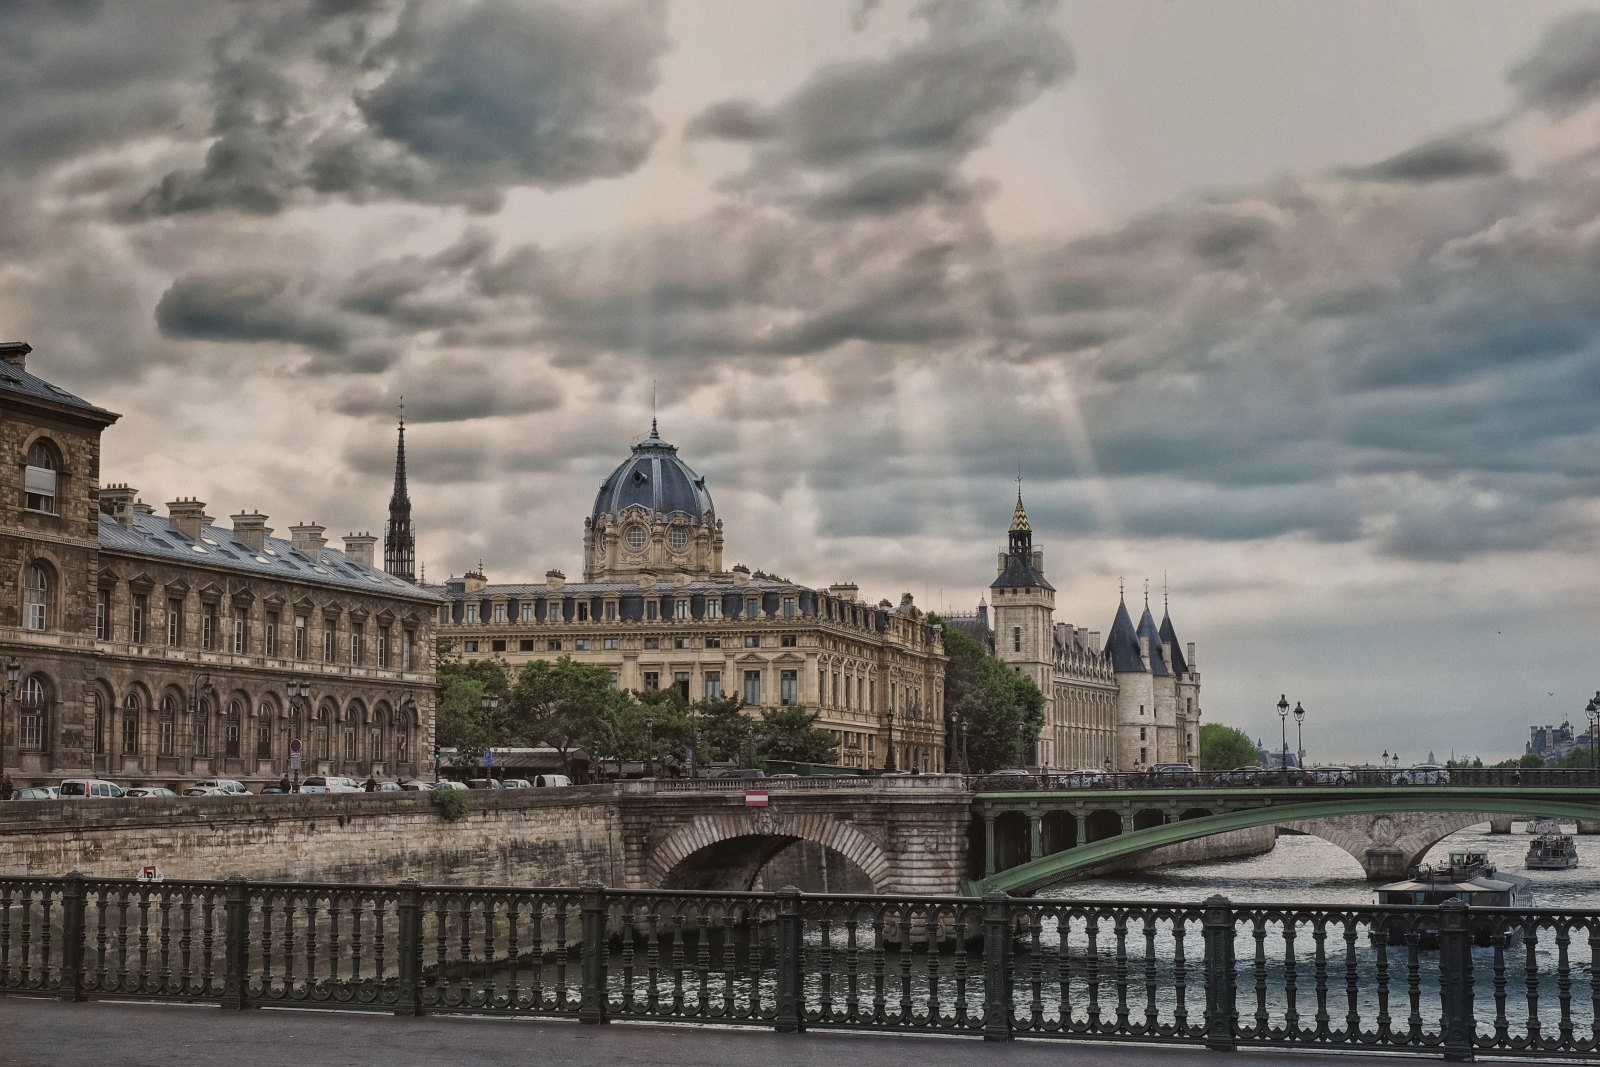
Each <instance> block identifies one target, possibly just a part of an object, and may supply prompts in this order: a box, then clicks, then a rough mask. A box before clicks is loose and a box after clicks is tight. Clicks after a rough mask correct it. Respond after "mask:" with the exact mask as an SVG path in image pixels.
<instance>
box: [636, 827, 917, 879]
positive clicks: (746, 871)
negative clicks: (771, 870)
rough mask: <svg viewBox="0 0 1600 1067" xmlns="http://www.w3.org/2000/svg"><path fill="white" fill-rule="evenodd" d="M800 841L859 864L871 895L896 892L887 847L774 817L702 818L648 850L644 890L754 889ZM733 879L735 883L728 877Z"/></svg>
mask: <svg viewBox="0 0 1600 1067" xmlns="http://www.w3.org/2000/svg"><path fill="white" fill-rule="evenodd" d="M797 841H811V842H814V843H816V844H819V845H823V846H824V847H827V848H830V849H832V850H834V851H835V852H837V853H839V854H840V855H842V856H843V857H844V858H845V859H847V860H849V861H850V862H851V863H853V864H855V866H856V867H857V868H859V869H860V870H861V873H862V874H864V875H865V876H866V877H867V878H868V879H869V880H870V881H871V882H872V888H873V892H875V893H887V892H890V891H892V888H893V865H892V864H891V862H890V860H889V857H888V856H887V855H886V854H885V852H884V850H883V847H882V846H881V845H880V844H879V843H878V842H877V841H875V840H873V839H872V838H871V837H868V836H867V835H866V834H864V833H862V832H861V831H859V830H857V829H855V828H854V827H852V826H850V825H849V824H848V823H843V822H839V821H837V820H835V819H829V818H824V817H820V816H807V815H799V816H782V815H774V816H771V817H767V818H763V819H761V820H760V821H759V822H757V823H755V824H752V823H751V820H750V818H749V817H748V816H744V815H742V813H741V814H740V815H732V814H727V815H701V816H697V817H695V818H694V819H692V820H691V821H690V822H689V823H688V824H687V825H685V826H681V827H679V828H678V829H676V830H674V831H672V832H671V833H669V834H668V835H667V836H666V837H664V838H662V839H661V841H660V842H658V843H655V844H653V845H652V846H651V848H650V854H649V859H648V861H647V863H646V866H645V869H646V871H648V872H649V873H648V880H647V881H646V883H645V884H647V885H654V886H660V887H663V888H666V889H716V888H727V886H725V885H724V886H714V885H706V884H704V883H705V882H706V881H707V880H708V879H712V878H715V879H718V880H724V881H734V882H737V883H738V888H740V889H748V888H749V887H750V886H752V885H754V884H755V880H756V876H757V875H759V874H760V873H761V868H763V867H765V866H766V865H767V863H768V862H769V861H771V859H772V858H773V857H774V856H776V855H777V854H778V853H780V852H782V851H783V850H784V849H785V848H788V847H789V846H790V845H792V844H794V843H795V842H797ZM730 876H731V877H730Z"/></svg>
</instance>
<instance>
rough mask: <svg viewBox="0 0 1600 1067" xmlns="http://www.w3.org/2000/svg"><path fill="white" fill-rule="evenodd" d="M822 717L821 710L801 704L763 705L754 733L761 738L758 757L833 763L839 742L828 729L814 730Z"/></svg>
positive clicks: (797, 761) (796, 761) (836, 757)
mask: <svg viewBox="0 0 1600 1067" xmlns="http://www.w3.org/2000/svg"><path fill="white" fill-rule="evenodd" d="M821 717H822V713H821V712H816V711H807V710H806V709H805V708H801V707H788V708H763V709H762V711H761V725H760V726H758V727H756V735H755V736H759V737H760V739H761V740H760V743H759V745H758V746H757V749H756V755H757V757H758V758H760V759H764V760H765V759H775V760H788V761H789V762H791V763H833V762H835V761H836V760H837V759H838V752H839V742H838V741H837V740H835V739H834V736H833V735H832V734H830V733H829V732H828V731H826V730H819V729H817V720H818V719H820V718H821Z"/></svg>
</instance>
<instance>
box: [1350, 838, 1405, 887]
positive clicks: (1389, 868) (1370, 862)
mask: <svg viewBox="0 0 1600 1067" xmlns="http://www.w3.org/2000/svg"><path fill="white" fill-rule="evenodd" d="M1410 863H1411V857H1410V856H1408V855H1407V854H1406V853H1404V852H1402V851H1400V850H1399V849H1397V848H1394V847H1392V846H1381V847H1379V848H1369V849H1367V858H1366V860H1365V861H1364V862H1363V863H1362V866H1363V867H1365V868H1366V871H1367V881H1369V882H1396V881H1399V880H1400V879H1401V878H1404V877H1405V876H1406V868H1407V867H1409V866H1410Z"/></svg>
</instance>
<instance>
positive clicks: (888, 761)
mask: <svg viewBox="0 0 1600 1067" xmlns="http://www.w3.org/2000/svg"><path fill="white" fill-rule="evenodd" d="M888 720H889V748H888V750H887V751H886V752H885V753H884V755H883V773H884V774H893V773H895V771H897V770H899V769H900V768H898V767H897V766H895V762H894V709H893V708H890V709H889V714H888Z"/></svg>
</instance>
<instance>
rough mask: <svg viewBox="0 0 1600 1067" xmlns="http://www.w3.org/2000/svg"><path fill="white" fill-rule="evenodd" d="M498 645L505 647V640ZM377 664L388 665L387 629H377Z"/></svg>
mask: <svg viewBox="0 0 1600 1067" xmlns="http://www.w3.org/2000/svg"><path fill="white" fill-rule="evenodd" d="M500 647H501V648H502V649H504V648H505V642H504V641H502V642H500ZM378 666H380V667H388V666H389V631H388V630H379V631H378Z"/></svg>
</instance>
